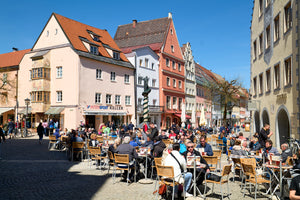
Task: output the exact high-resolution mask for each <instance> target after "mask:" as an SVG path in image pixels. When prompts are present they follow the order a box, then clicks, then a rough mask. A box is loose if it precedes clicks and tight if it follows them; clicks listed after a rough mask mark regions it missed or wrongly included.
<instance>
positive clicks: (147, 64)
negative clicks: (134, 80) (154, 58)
mask: <svg viewBox="0 0 300 200" xmlns="http://www.w3.org/2000/svg"><path fill="white" fill-rule="evenodd" d="M145 67H147V68H148V67H149V59H148V58H145Z"/></svg>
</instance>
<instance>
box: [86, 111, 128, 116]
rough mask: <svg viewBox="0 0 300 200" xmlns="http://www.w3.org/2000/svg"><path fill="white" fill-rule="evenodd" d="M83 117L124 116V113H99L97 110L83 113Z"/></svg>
mask: <svg viewBox="0 0 300 200" xmlns="http://www.w3.org/2000/svg"><path fill="white" fill-rule="evenodd" d="M83 114H84V115H120V116H125V115H126V112H101V111H97V110H89V111H84V113H83Z"/></svg>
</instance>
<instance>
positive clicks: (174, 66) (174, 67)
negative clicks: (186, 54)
mask: <svg viewBox="0 0 300 200" xmlns="http://www.w3.org/2000/svg"><path fill="white" fill-rule="evenodd" d="M172 67H173V69H176V63H175V61H172Z"/></svg>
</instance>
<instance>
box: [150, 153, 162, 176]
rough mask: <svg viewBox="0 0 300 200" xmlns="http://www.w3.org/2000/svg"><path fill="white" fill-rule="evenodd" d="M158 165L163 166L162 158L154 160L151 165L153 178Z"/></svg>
mask: <svg viewBox="0 0 300 200" xmlns="http://www.w3.org/2000/svg"><path fill="white" fill-rule="evenodd" d="M156 165H162V158H161V157H160V158H154V160H153V161H152V165H151V178H152V177H153V169H154V168H155V167H156Z"/></svg>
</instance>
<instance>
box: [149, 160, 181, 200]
mask: <svg viewBox="0 0 300 200" xmlns="http://www.w3.org/2000/svg"><path fill="white" fill-rule="evenodd" d="M156 171H157V179H156V182H155V188H156V189H157V191H158V187H157V182H158V181H159V185H161V184H166V185H167V186H171V187H173V192H172V200H174V195H175V186H176V185H179V183H178V182H176V181H175V177H174V170H173V166H163V165H156ZM156 199H158V192H157V194H156Z"/></svg>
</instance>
